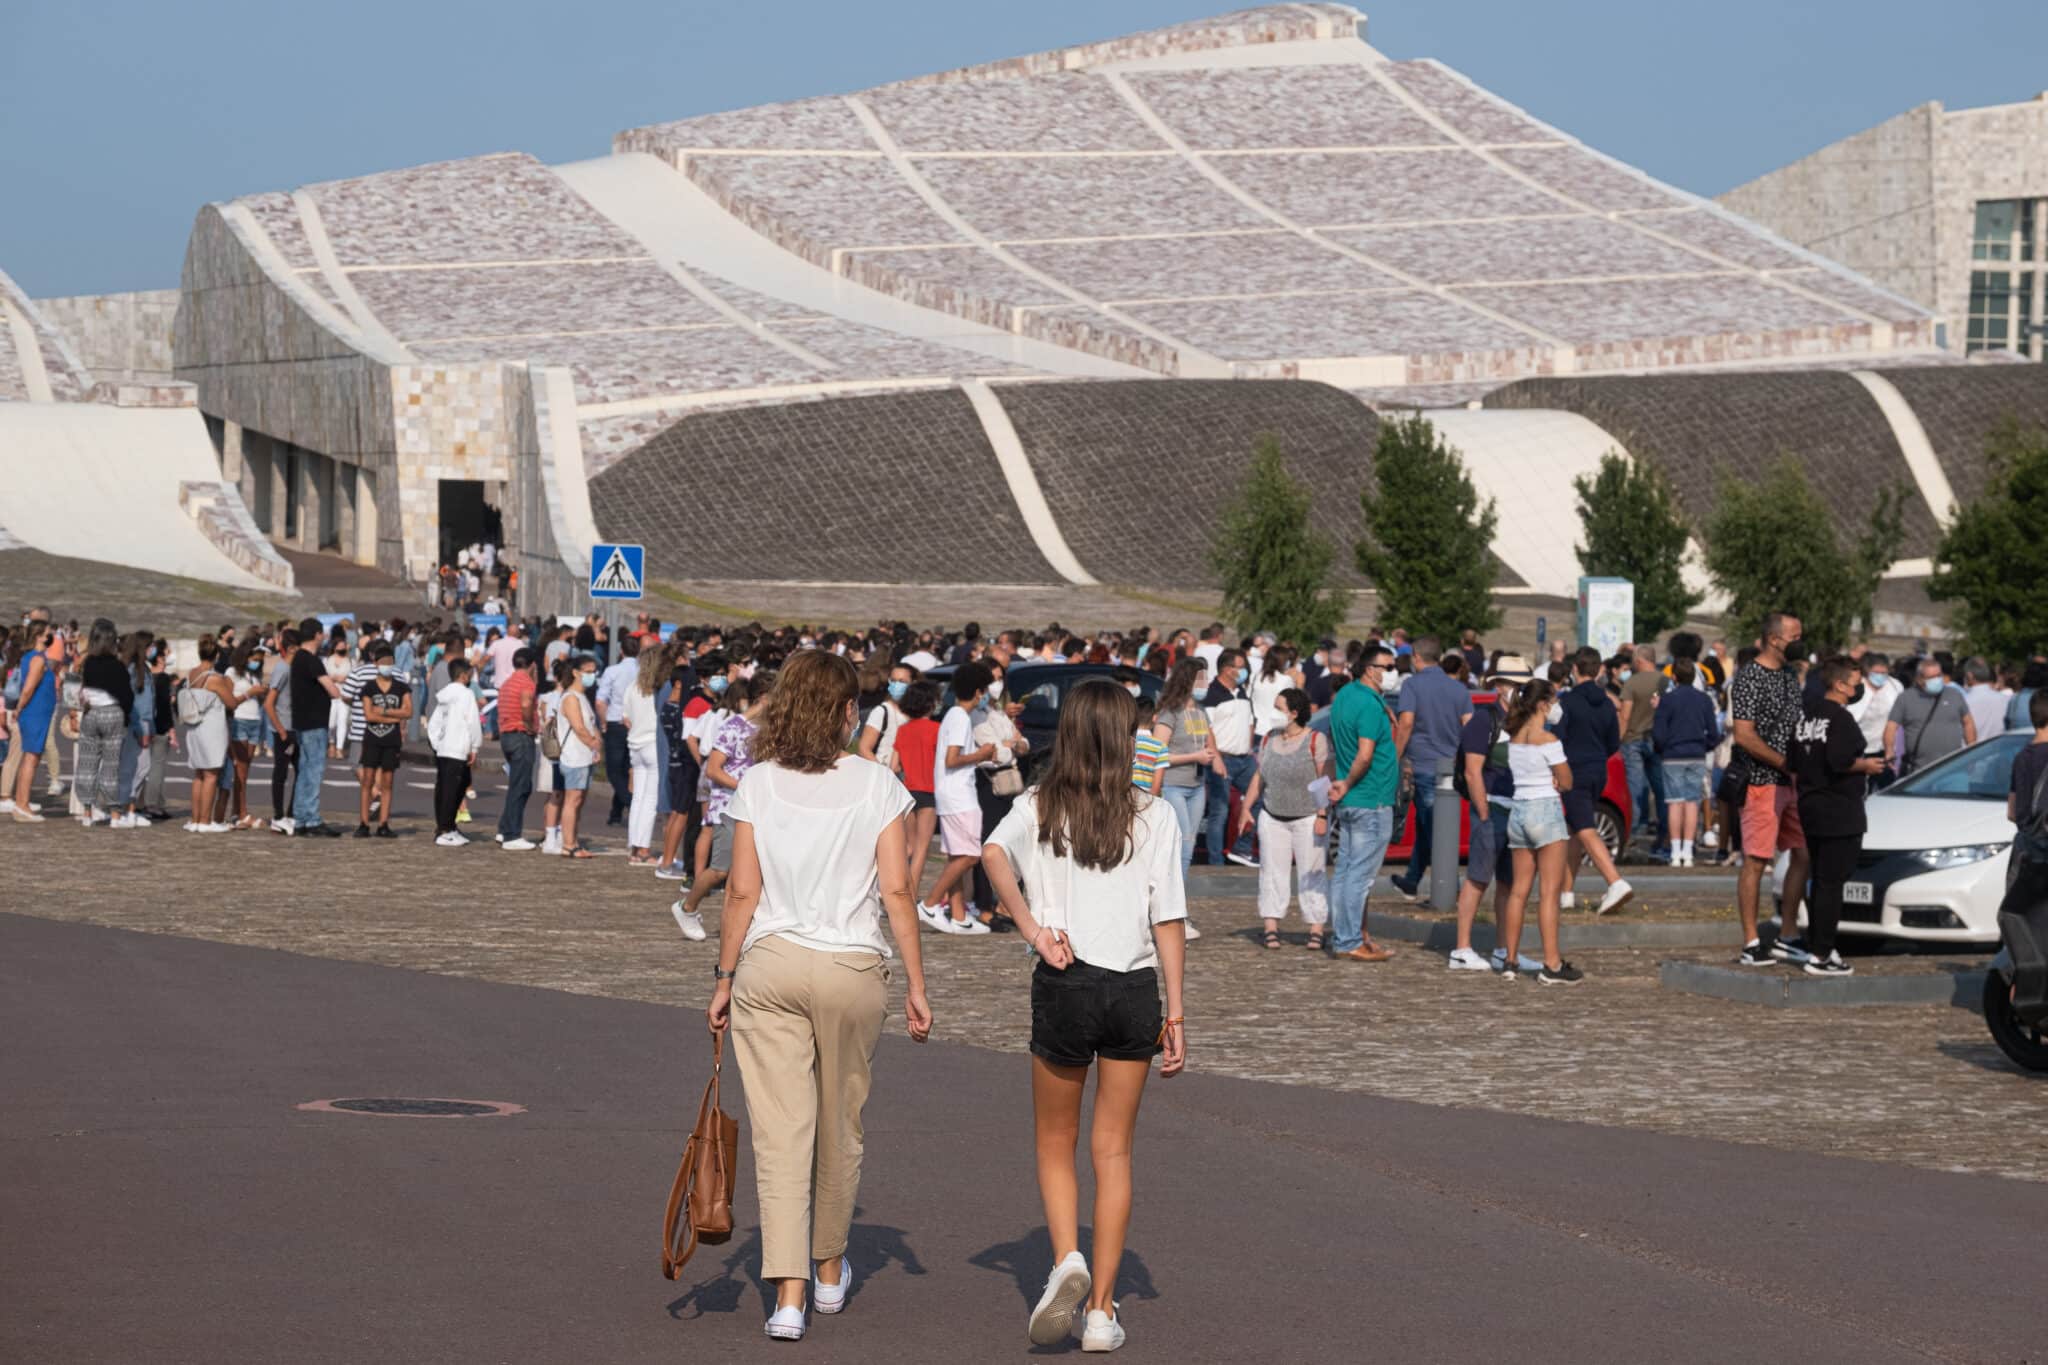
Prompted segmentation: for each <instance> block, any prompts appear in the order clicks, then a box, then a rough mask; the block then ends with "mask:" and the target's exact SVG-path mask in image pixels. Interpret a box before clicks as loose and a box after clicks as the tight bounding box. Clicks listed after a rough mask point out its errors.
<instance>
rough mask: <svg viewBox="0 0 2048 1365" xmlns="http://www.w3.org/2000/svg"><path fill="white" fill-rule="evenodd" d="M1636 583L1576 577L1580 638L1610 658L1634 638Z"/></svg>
mask: <svg viewBox="0 0 2048 1365" xmlns="http://www.w3.org/2000/svg"><path fill="white" fill-rule="evenodd" d="M1635 634H1636V585H1635V584H1633V583H1631V582H1629V581H1628V580H1627V579H1626V578H1581V579H1580V580H1579V640H1580V643H1582V644H1588V645H1591V646H1593V648H1595V649H1597V650H1599V651H1600V657H1601V658H1603V659H1609V658H1612V657H1614V652H1615V651H1616V650H1618V649H1620V648H1621V647H1622V646H1623V645H1624V644H1627V643H1629V642H1630V641H1632V640H1634V639H1635Z"/></svg>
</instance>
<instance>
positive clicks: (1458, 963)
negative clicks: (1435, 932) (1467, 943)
mask: <svg viewBox="0 0 2048 1365" xmlns="http://www.w3.org/2000/svg"><path fill="white" fill-rule="evenodd" d="M1450 967H1451V970H1452V971H1454V972H1490V971H1492V970H1493V964H1492V963H1491V962H1488V961H1487V960H1486V959H1485V958H1483V957H1481V956H1480V955H1479V954H1478V953H1477V952H1476V951H1475V950H1473V949H1471V948H1458V949H1454V950H1453V951H1452V953H1451V962H1450Z"/></svg>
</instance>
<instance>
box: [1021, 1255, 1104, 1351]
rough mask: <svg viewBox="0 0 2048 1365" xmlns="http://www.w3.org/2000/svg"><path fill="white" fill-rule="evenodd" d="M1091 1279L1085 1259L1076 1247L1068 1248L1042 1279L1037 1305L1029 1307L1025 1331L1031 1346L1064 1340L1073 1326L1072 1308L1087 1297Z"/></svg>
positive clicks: (1050, 1344)
mask: <svg viewBox="0 0 2048 1365" xmlns="http://www.w3.org/2000/svg"><path fill="white" fill-rule="evenodd" d="M1092 1284H1093V1281H1091V1280H1090V1279H1089V1276H1088V1260H1087V1258H1086V1257H1084V1256H1083V1255H1082V1254H1081V1253H1080V1252H1078V1251H1070V1252H1068V1253H1067V1254H1066V1257H1065V1259H1063V1260H1062V1261H1061V1262H1060V1263H1059V1264H1058V1265H1056V1266H1054V1267H1053V1268H1052V1274H1051V1275H1050V1276H1048V1277H1047V1279H1046V1281H1045V1292H1044V1293H1043V1294H1040V1295H1039V1296H1038V1306H1037V1307H1036V1308H1033V1309H1032V1310H1031V1323H1030V1326H1029V1328H1028V1329H1027V1334H1028V1335H1029V1336H1030V1338H1031V1344H1032V1345H1033V1346H1057V1345H1059V1344H1060V1343H1061V1342H1063V1341H1065V1340H1066V1339H1067V1337H1068V1335H1069V1334H1071V1333H1072V1332H1073V1330H1074V1310H1075V1309H1077V1308H1079V1307H1080V1306H1081V1301H1082V1300H1083V1299H1085V1298H1087V1297H1088V1290H1089V1288H1090V1287H1091V1285H1092Z"/></svg>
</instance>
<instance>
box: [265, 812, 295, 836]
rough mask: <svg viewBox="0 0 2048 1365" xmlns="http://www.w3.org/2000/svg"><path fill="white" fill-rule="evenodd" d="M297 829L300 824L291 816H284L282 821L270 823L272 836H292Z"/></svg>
mask: <svg viewBox="0 0 2048 1365" xmlns="http://www.w3.org/2000/svg"><path fill="white" fill-rule="evenodd" d="M297 829H298V823H297V822H296V821H294V820H293V819H292V818H291V816H289V815H287V816H284V817H283V818H281V819H277V820H272V821H271V822H270V832H271V833H272V834H291V833H293V832H295V831H296V830H297Z"/></svg>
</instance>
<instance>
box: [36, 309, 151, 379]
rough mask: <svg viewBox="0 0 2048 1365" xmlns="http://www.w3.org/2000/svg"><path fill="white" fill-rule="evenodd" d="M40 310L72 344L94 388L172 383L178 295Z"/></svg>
mask: <svg viewBox="0 0 2048 1365" xmlns="http://www.w3.org/2000/svg"><path fill="white" fill-rule="evenodd" d="M36 307H37V308H38V309H39V310H40V311H41V312H42V315H43V316H44V317H45V318H46V319H48V320H49V322H50V325H51V326H52V327H54V328H55V329H56V330H57V331H58V332H60V333H62V334H63V336H64V339H65V340H66V341H68V342H69V343H70V344H71V349H72V351H73V353H74V354H76V355H77V356H78V358H79V360H80V361H81V362H83V363H84V365H85V368H86V372H87V373H88V375H89V376H90V377H91V379H92V381H93V382H94V383H96V384H97V383H99V382H101V381H112V382H116V383H120V382H127V383H142V384H158V383H168V382H169V381H170V380H171V378H172V371H173V369H174V361H173V358H172V341H171V336H172V329H173V325H174V323H175V322H176V319H177V313H178V291H177V290H175V289H155V290H148V291H145V292H142V293H135V294H88V295H81V296H77V297H73V298H59V299H38V300H36Z"/></svg>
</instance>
